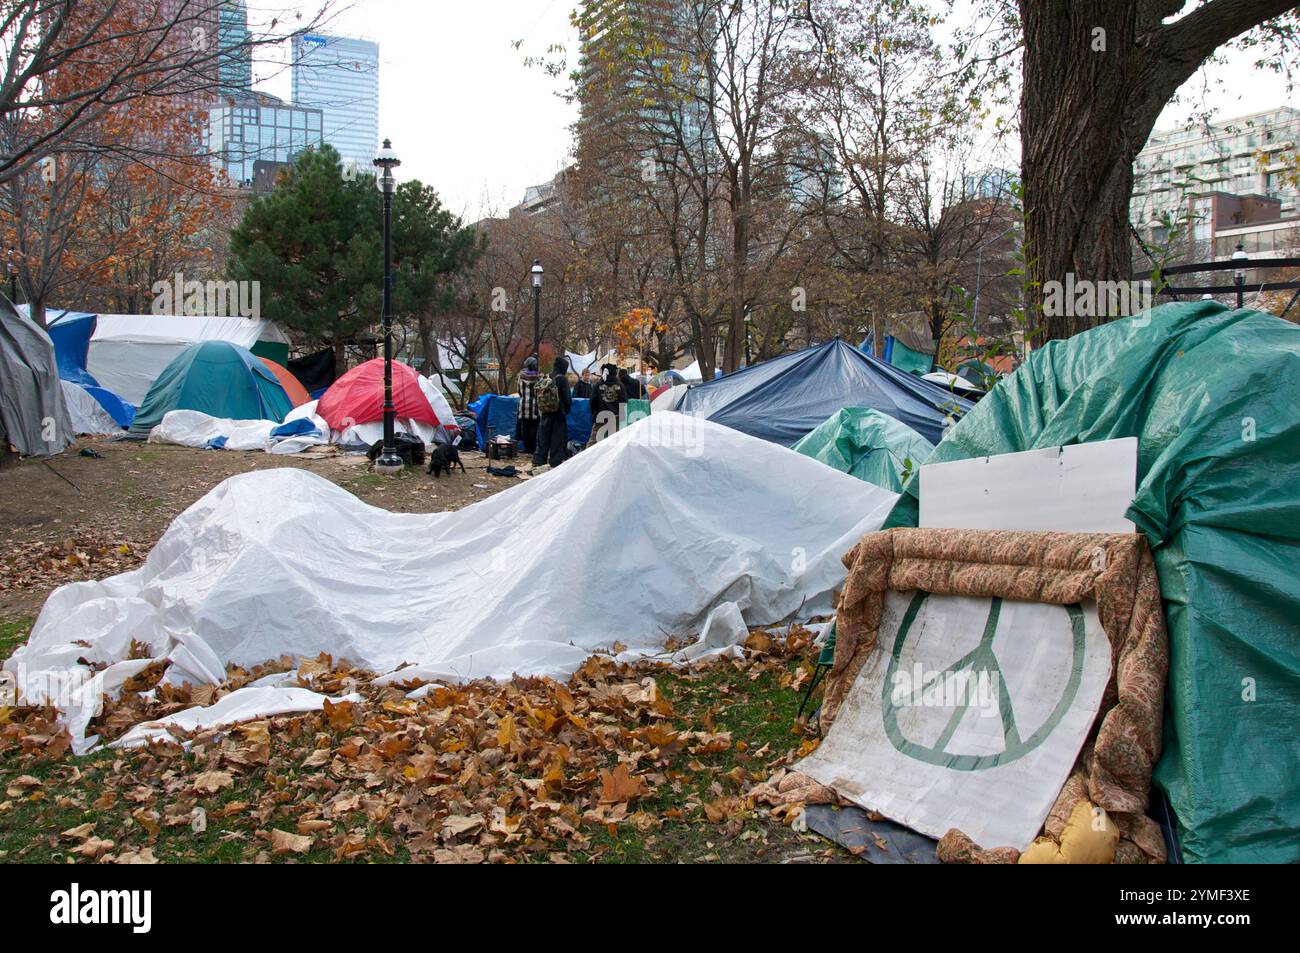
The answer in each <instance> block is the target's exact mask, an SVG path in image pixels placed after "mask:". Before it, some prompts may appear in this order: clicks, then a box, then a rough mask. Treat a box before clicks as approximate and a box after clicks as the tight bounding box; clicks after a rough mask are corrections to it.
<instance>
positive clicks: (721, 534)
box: [4, 414, 897, 750]
mask: <svg viewBox="0 0 1300 953" xmlns="http://www.w3.org/2000/svg"><path fill="white" fill-rule="evenodd" d="M649 471H653V472H654V473H655V478H654V479H653V480H646V479H645V474H646V473H647V472H649ZM455 479H466V478H465V477H457V478H455ZM629 486H636V487H637V490H636V492H632V493H630V492H628V491H627V488H628V487H629ZM719 486H725V487H727V490H728V492H727V493H719V492H718V487H719ZM896 499H897V497H896V496H895V494H893V493H890V492H888V491H886V490H882V489H880V488H879V487H876V486H873V485H872V484H870V483H866V482H864V481H862V480H858V479H856V478H854V477H851V476H849V475H848V474H845V473H840V472H839V471H837V470H834V469H832V468H831V467H828V466H826V465H824V464H822V463H819V462H818V461H816V460H813V459H812V458H810V457H805V456H803V455H802V454H798V453H792V452H790V451H789V450H787V449H786V448H784V447H780V446H777V445H776V444H773V443H770V442H768V441H765V440H758V439H756V438H754V437H749V436H746V435H745V434H742V433H740V432H739V431H736V430H732V429H731V428H729V427H724V426H721V425H719V424H713V423H710V422H708V421H704V420H697V419H695V418H692V417H688V416H686V415H683V414H655V415H653V416H651V417H647V418H645V419H643V420H641V421H639V422H637V423H635V424H632V425H630V426H628V427H625V428H623V429H622V430H620V431H619V432H618V433H617V434H615V435H613V436H612V437H610V438H609V439H607V440H603V441H601V442H600V443H598V444H597V445H596V446H594V447H592V448H591V449H589V450H586V451H584V452H583V454H582V456H581V458H580V460H578V461H574V462H571V463H568V464H565V465H564V466H561V467H558V468H556V469H555V470H553V471H550V472H548V473H546V474H545V475H543V476H540V477H537V478H534V479H532V480H528V481H525V482H521V483H517V484H515V485H514V486H511V487H510V488H509V489H506V490H504V491H502V492H500V493H497V494H495V495H493V496H490V497H488V498H487V499H485V500H482V501H481V502H478V503H475V504H474V505H472V506H468V507H466V508H465V509H462V510H457V511H454V512H446V513H390V512H387V511H385V510H381V509H379V508H377V507H374V506H370V505H368V504H366V503H363V502H361V501H360V500H358V499H357V498H356V497H354V496H352V495H351V494H350V493H348V492H347V491H346V490H343V489H341V488H340V487H338V486H335V485H334V484H332V483H330V482H329V481H328V480H326V479H325V478H323V477H320V476H317V475H316V474H314V473H311V472H308V471H306V470H300V469H297V468H292V467H288V468H275V469H269V470H258V471H254V472H251V473H244V474H241V475H239V476H236V477H233V478H231V479H229V480H226V481H225V482H224V483H222V484H220V485H219V486H218V487H216V488H215V489H213V490H212V491H211V492H209V493H208V494H207V495H206V496H205V497H203V498H202V499H201V500H199V501H198V502H197V503H195V504H194V505H193V506H191V507H190V508H189V509H188V510H186V511H185V512H184V513H182V514H181V515H180V516H179V517H177V519H176V521H175V522H173V523H172V525H171V526H170V527H169V528H168V530H167V532H166V533H164V534H163V536H162V538H161V539H160V540H159V541H158V544H157V545H156V546H155V547H154V549H153V552H151V553H150V554H149V558H148V559H147V560H146V561H145V563H144V565H142V566H141V567H139V568H138V569H135V570H132V571H131V572H128V573H124V574H122V575H120V576H114V577H111V578H108V579H102V580H95V581H92V582H78V583H72V584H70V585H66V586H63V587H61V588H60V589H57V590H55V592H54V593H53V594H52V595H51V596H50V598H49V600H48V601H47V602H46V604H45V607H44V609H43V610H42V611H41V614H40V617H39V618H38V619H37V621H36V625H35V627H34V628H33V629H32V634H31V638H30V639H29V640H28V642H27V644H26V645H25V646H23V647H22V648H20V649H19V650H18V651H17V652H15V653H14V655H13V656H12V657H11V658H10V659H9V660H8V661H7V662H5V664H4V668H5V670H6V671H10V672H19V671H22V672H25V673H26V675H27V677H26V684H28V685H30V686H32V688H30V689H29V690H28V691H27V694H26V695H25V696H24V697H26V698H27V699H28V700H29V701H36V700H37V695H39V693H40V691H41V688H40V687H41V686H44V685H65V684H82V683H83V681H84V679H86V678H89V677H92V676H93V677H94V678H97V679H99V680H100V684H102V685H103V686H106V688H105V689H104V690H110V691H111V690H112V689H111V686H113V685H120V684H121V679H122V677H123V676H125V675H127V674H129V673H130V672H132V671H134V670H138V669H139V667H141V665H142V664H148V662H147V661H144V660H143V659H139V658H134V657H131V656H133V655H139V654H147V655H149V656H150V657H152V658H155V659H160V660H161V659H166V660H167V670H166V673H165V674H164V678H165V680H166V681H168V682H169V683H172V684H179V683H181V682H185V681H188V682H190V683H191V684H202V683H208V682H212V681H221V680H224V678H225V666H227V665H228V664H232V663H233V664H239V665H252V664H257V663H260V662H263V661H265V660H267V659H275V658H279V657H280V656H281V655H284V654H288V655H291V656H301V657H307V658H314V657H315V656H317V655H318V654H319V653H321V652H329V653H331V654H332V655H333V656H334V657H335V658H347V659H350V660H351V661H353V662H354V663H356V664H357V665H359V666H361V667H363V668H366V669H369V670H371V671H373V672H377V673H385V672H391V671H393V670H395V669H397V668H398V667H399V666H402V665H404V664H407V663H410V667H406V668H402V669H401V672H400V673H399V674H398V675H397V676H395V678H394V680H399V681H400V680H406V679H415V678H422V679H425V680H430V679H434V678H444V679H452V680H462V679H472V678H478V677H497V678H509V677H511V675H512V674H514V673H518V674H520V675H549V676H554V677H564V676H567V675H568V674H570V673H572V672H573V671H574V670H575V669H576V668H577V667H578V666H579V665H581V664H582V662H583V660H584V659H585V658H586V657H587V656H588V655H590V654H591V653H592V652H593V651H595V650H597V649H601V648H604V649H609V648H610V647H611V646H612V645H613V644H614V643H615V642H621V643H623V644H624V645H626V646H627V647H628V649H629V650H630V651H636V652H657V651H659V650H661V649H662V648H663V644H664V639H665V633H677V634H689V633H693V632H698V631H699V629H700V626H701V624H702V623H703V622H704V620H705V617H706V616H707V615H708V613H709V612H710V610H712V609H714V608H715V607H718V606H721V605H722V604H724V603H728V602H733V603H736V605H737V607H738V608H739V610H740V611H741V612H742V613H743V616H744V621H745V622H746V623H747V624H749V625H751V626H754V625H764V624H773V623H777V622H781V621H783V620H786V619H788V618H794V617H803V618H806V617H808V616H809V615H814V614H819V613H826V612H829V611H831V608H832V594H833V592H834V590H835V589H836V588H837V587H838V586H840V585H841V584H842V583H843V581H844V575H845V570H844V565H843V563H842V562H841V561H840V557H841V556H843V554H844V553H845V551H847V550H848V549H849V548H850V547H851V546H852V545H853V544H854V543H856V542H857V540H858V539H859V538H860V537H861V536H862V534H863V533H866V532H869V531H871V530H875V529H878V528H879V527H880V525H881V523H882V522H883V521H884V518H885V516H886V515H887V514H888V512H889V510H890V508H891V507H892V506H893V504H894V502H895V500H896ZM503 534H506V535H507V536H508V538H509V546H508V548H509V549H510V550H512V551H518V552H523V553H527V554H528V555H529V558H528V559H526V560H517V559H503V558H501V557H502V551H503V550H502V545H503V543H502V540H503V538H506V537H505V536H503ZM592 539H602V540H613V541H616V542H615V544H614V545H612V546H604V547H592V546H591V540H592ZM394 540H404V541H406V542H407V544H406V545H397V546H395V545H393V541H394ZM665 553H670V554H671V558H666V557H665V556H664V554H665ZM132 640H135V641H136V642H137V643H138V644H139V645H141V646H143V647H144V648H145V653H133V652H132ZM33 693H35V694H33ZM91 694H92V695H94V697H91V698H87V701H89V702H92V703H93V702H94V701H95V700H96V699H97V698H98V694H96V693H94V692H93V690H92V693H91ZM41 697H45V696H41ZM272 700H274V699H272ZM259 704H261V702H259ZM82 711H83V714H82V716H81V717H80V718H78V717H77V716H76V715H75V713H73V712H70V711H68V710H67V709H65V710H64V716H63V720H64V723H65V724H67V725H68V726H69V728H70V729H71V730H72V734H73V739H74V744H75V745H76V746H77V749H78V750H84V748H85V747H86V743H87V740H88V739H85V737H84V732H85V728H86V724H87V721H88V719H89V710H86V709H83V710H82ZM253 714H254V715H255V714H256V712H253Z"/></svg>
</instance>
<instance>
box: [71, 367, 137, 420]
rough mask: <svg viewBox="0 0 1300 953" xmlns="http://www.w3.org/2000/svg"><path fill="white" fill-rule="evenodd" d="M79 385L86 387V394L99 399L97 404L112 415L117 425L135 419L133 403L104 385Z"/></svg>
mask: <svg viewBox="0 0 1300 953" xmlns="http://www.w3.org/2000/svg"><path fill="white" fill-rule="evenodd" d="M87 376H88V377H89V376H90V375H87ZM92 379H93V378H92ZM81 386H82V387H85V388H86V393H87V394H89V395H90V396H91V397H93V398H95V400H97V401H99V406H101V407H103V408H104V410H105V411H106V412H107V413H108V416H110V417H112V418H113V421H114V422H115V423H116V424H117V425H118V426H119V427H129V426H131V423H132V421H134V420H135V404H128V403H127V402H126V401H124V400H123V399H122V398H121V397H118V396H117V395H116V394H114V393H113V392H112V391H111V390H108V389H106V388H104V387H98V386H95V387H92V386H90V385H88V384H83V385H81Z"/></svg>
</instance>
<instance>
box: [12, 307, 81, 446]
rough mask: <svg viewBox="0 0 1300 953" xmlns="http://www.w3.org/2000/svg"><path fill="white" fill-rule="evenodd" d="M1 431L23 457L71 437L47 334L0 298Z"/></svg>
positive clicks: (66, 411)
mask: <svg viewBox="0 0 1300 953" xmlns="http://www.w3.org/2000/svg"><path fill="white" fill-rule="evenodd" d="M0 433H3V434H4V435H5V439H7V440H8V441H9V443H11V444H13V445H14V447H16V448H17V450H18V452H19V453H21V454H22V455H23V456H25V457H29V456H38V457H44V456H51V455H53V454H56V453H58V452H60V451H61V450H63V449H64V448H65V447H67V446H69V445H70V444H71V443H72V442H73V440H74V439H75V436H74V434H73V432H72V420H71V419H70V418H69V417H68V409H67V407H66V406H64V403H63V385H62V384H60V383H59V368H58V364H57V363H56V362H55V359H54V344H53V342H51V341H50V336H49V335H48V334H46V333H45V331H44V330H43V329H42V328H40V327H38V326H37V325H36V322H34V321H32V320H31V318H26V317H23V316H22V315H21V314H19V313H18V311H17V310H16V309H15V308H14V306H13V304H11V303H10V301H9V299H8V298H6V297H4V296H3V295H0Z"/></svg>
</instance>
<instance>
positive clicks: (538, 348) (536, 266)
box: [532, 258, 542, 363]
mask: <svg viewBox="0 0 1300 953" xmlns="http://www.w3.org/2000/svg"><path fill="white" fill-rule="evenodd" d="M532 275H533V357H535V358H537V360H538V363H540V362H541V360H542V260H541V259H540V258H534V259H533V267H532Z"/></svg>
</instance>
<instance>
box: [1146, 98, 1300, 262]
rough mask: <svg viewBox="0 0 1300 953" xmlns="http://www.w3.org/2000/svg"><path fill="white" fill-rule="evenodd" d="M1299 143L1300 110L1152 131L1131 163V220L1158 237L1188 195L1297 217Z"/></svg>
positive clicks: (1279, 110)
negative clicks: (1271, 207)
mask: <svg viewBox="0 0 1300 953" xmlns="http://www.w3.org/2000/svg"><path fill="white" fill-rule="evenodd" d="M1298 143H1300V109H1295V108H1293V107H1290V106H1281V107H1279V108H1277V109H1271V110H1268V111H1267V112H1259V113H1253V114H1251V115H1249V116H1240V117H1238V118H1235V119H1227V120H1224V121H1222V122H1217V123H1213V124H1209V125H1202V126H1197V127H1195V128H1192V129H1175V130H1164V131H1161V130H1157V131H1156V132H1153V133H1152V134H1151V138H1150V139H1148V140H1147V144H1146V147H1145V148H1144V149H1143V150H1142V151H1141V152H1139V153H1138V156H1137V161H1136V162H1134V164H1133V198H1132V201H1131V203H1130V206H1129V217H1130V220H1131V221H1132V222H1133V225H1134V227H1136V228H1137V229H1138V230H1139V231H1140V232H1142V233H1143V234H1145V235H1149V236H1151V237H1154V238H1157V239H1159V238H1161V237H1163V231H1164V228H1163V225H1162V220H1163V219H1167V218H1169V217H1171V216H1175V217H1176V216H1178V215H1181V214H1182V213H1183V210H1184V209H1186V208H1187V207H1188V200H1189V199H1190V198H1191V197H1192V196H1194V195H1196V194H1198V193H1208V192H1222V193H1226V194H1228V195H1239V196H1246V195H1258V196H1263V197H1264V198H1269V199H1276V200H1277V201H1278V202H1280V203H1281V210H1282V214H1284V215H1285V214H1288V213H1294V212H1295V211H1296V208H1297V202H1298V201H1300V187H1298V186H1297V185H1296V183H1295V181H1294V168H1295V166H1294V163H1295V160H1296V156H1297V151H1296V150H1297V144H1298ZM1202 226H1203V228H1204V223H1202ZM1192 227H1193V228H1194V227H1195V224H1194V223H1193V226H1192ZM1205 237H1206V238H1207V239H1208V238H1209V236H1208V234H1207V235H1206V236H1205Z"/></svg>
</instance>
